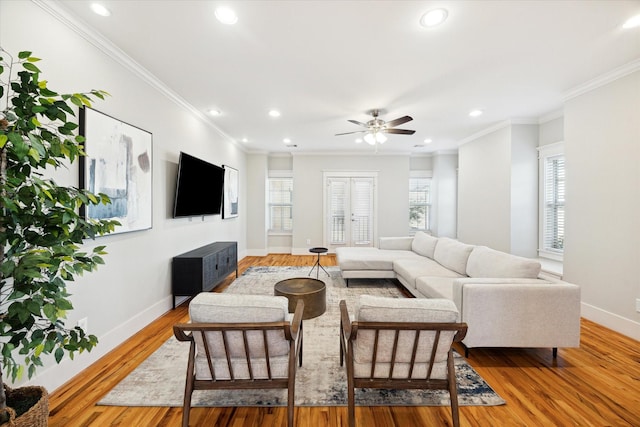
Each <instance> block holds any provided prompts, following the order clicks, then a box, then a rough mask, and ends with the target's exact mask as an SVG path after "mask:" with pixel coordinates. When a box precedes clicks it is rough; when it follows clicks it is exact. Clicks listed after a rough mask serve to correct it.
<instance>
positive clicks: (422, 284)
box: [416, 276, 456, 301]
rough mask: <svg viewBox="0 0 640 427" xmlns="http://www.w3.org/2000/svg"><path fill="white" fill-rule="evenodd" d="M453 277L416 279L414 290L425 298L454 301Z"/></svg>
mask: <svg viewBox="0 0 640 427" xmlns="http://www.w3.org/2000/svg"><path fill="white" fill-rule="evenodd" d="M455 280H456V278H455V277H437V276H423V277H419V278H418V279H416V289H417V290H418V292H420V293H421V294H422V295H424V296H425V297H427V298H446V299H448V300H451V301H454V298H453V282H454V281H455Z"/></svg>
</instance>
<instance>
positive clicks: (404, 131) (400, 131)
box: [382, 129, 416, 135]
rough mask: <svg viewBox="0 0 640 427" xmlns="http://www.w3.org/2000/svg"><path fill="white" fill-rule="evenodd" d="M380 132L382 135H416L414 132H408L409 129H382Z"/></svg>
mask: <svg viewBox="0 0 640 427" xmlns="http://www.w3.org/2000/svg"><path fill="white" fill-rule="evenodd" d="M382 132H384V133H396V134H399V135H413V134H414V133H416V131H415V130H409V129H382Z"/></svg>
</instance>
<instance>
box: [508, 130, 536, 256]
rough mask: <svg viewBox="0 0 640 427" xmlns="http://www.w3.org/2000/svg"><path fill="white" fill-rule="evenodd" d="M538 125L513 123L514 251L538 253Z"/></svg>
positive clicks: (522, 254) (511, 249) (512, 203)
mask: <svg viewBox="0 0 640 427" xmlns="http://www.w3.org/2000/svg"><path fill="white" fill-rule="evenodd" d="M537 145H538V126H537V125H521V124H518V125H513V126H511V230H510V233H511V247H510V252H511V253H512V254H516V255H520V256H525V257H530V258H535V257H537V256H538V250H537V249H538V150H537V149H536V147H537Z"/></svg>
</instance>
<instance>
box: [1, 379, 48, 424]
mask: <svg viewBox="0 0 640 427" xmlns="http://www.w3.org/2000/svg"><path fill="white" fill-rule="evenodd" d="M4 389H5V393H6V395H7V402H11V401H18V400H21V399H26V398H34V397H35V398H39V399H38V401H37V402H36V404H35V405H33V406H32V407H31V408H30V409H29V410H28V411H27V412H25V413H24V414H22V415H20V416H18V417H16V413H15V411H14V410H13V409H12V408H8V409H9V414H10V418H9V421H8V422H6V423H4V424H1V425H0V427H47V425H48V424H49V394H48V393H47V390H46V389H45V388H44V387H37V386H34V387H20V388H16V389H12V388H10V387H7V385H6V384H5V386H4Z"/></svg>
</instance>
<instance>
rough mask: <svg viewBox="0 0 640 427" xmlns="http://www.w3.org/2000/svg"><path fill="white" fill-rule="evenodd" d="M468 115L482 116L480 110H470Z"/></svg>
mask: <svg viewBox="0 0 640 427" xmlns="http://www.w3.org/2000/svg"><path fill="white" fill-rule="evenodd" d="M469 115H470V116H471V117H478V116H481V115H482V110H471V111H470V112H469Z"/></svg>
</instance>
